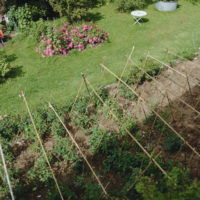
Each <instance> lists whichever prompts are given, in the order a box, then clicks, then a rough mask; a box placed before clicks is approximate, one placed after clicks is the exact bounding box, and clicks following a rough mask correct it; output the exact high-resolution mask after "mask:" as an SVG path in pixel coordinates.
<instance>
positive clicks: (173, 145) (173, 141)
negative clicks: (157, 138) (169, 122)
mask: <svg viewBox="0 0 200 200" xmlns="http://www.w3.org/2000/svg"><path fill="white" fill-rule="evenodd" d="M182 144H183V141H182V140H181V139H180V138H179V137H178V136H177V135H175V133H170V134H168V135H167V136H166V138H165V139H164V150H165V151H167V152H170V153H173V152H176V151H178V150H179V149H180V147H181V145H182Z"/></svg>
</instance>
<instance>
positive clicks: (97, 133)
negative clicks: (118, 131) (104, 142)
mask: <svg viewBox="0 0 200 200" xmlns="http://www.w3.org/2000/svg"><path fill="white" fill-rule="evenodd" d="M90 132H91V136H90V138H89V143H90V145H91V148H90V150H91V152H92V153H95V150H96V148H97V147H98V144H99V142H100V140H101V139H103V138H102V137H103V136H105V135H106V134H109V133H106V132H105V131H104V130H103V129H100V128H98V126H95V127H94V128H92V129H91V130H90Z"/></svg>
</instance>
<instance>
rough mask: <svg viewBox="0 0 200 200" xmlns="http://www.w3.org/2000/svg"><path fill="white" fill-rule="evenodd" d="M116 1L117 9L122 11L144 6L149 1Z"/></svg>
mask: <svg viewBox="0 0 200 200" xmlns="http://www.w3.org/2000/svg"><path fill="white" fill-rule="evenodd" d="M117 2H118V9H119V10H120V11H123V12H127V11H131V10H135V9H141V8H144V7H145V6H147V5H148V4H149V3H150V1H149V0H117Z"/></svg>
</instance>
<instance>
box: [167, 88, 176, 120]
mask: <svg viewBox="0 0 200 200" xmlns="http://www.w3.org/2000/svg"><path fill="white" fill-rule="evenodd" d="M166 97H167V101H168V104H169V108H170V110H171V114H172V118H173V120H174V121H175V118H174V113H173V108H172V104H171V101H170V99H169V95H168V92H167V91H166Z"/></svg>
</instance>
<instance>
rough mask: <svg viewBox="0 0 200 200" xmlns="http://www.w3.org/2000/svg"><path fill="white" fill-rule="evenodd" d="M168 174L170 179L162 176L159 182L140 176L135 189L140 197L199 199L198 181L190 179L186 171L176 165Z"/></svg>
mask: <svg viewBox="0 0 200 200" xmlns="http://www.w3.org/2000/svg"><path fill="white" fill-rule="evenodd" d="M168 175H169V176H170V177H171V178H172V179H171V180H169V179H167V178H162V179H160V180H159V183H158V182H157V181H156V180H154V179H153V178H151V177H147V176H145V177H142V178H141V179H140V182H139V183H138V184H137V186H136V190H137V192H138V193H140V194H141V195H142V199H144V200H149V199H152V200H156V199H159V200H168V199H173V200H181V199H184V200H191V199H194V200H195V199H200V192H199V189H198V188H199V186H200V182H199V181H192V180H191V179H190V177H189V176H188V173H187V172H185V171H182V170H181V169H180V168H177V167H173V168H172V170H171V172H170V173H169V174H168ZM160 183H161V184H160ZM163 188H164V191H163V190H162V189H163Z"/></svg>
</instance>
